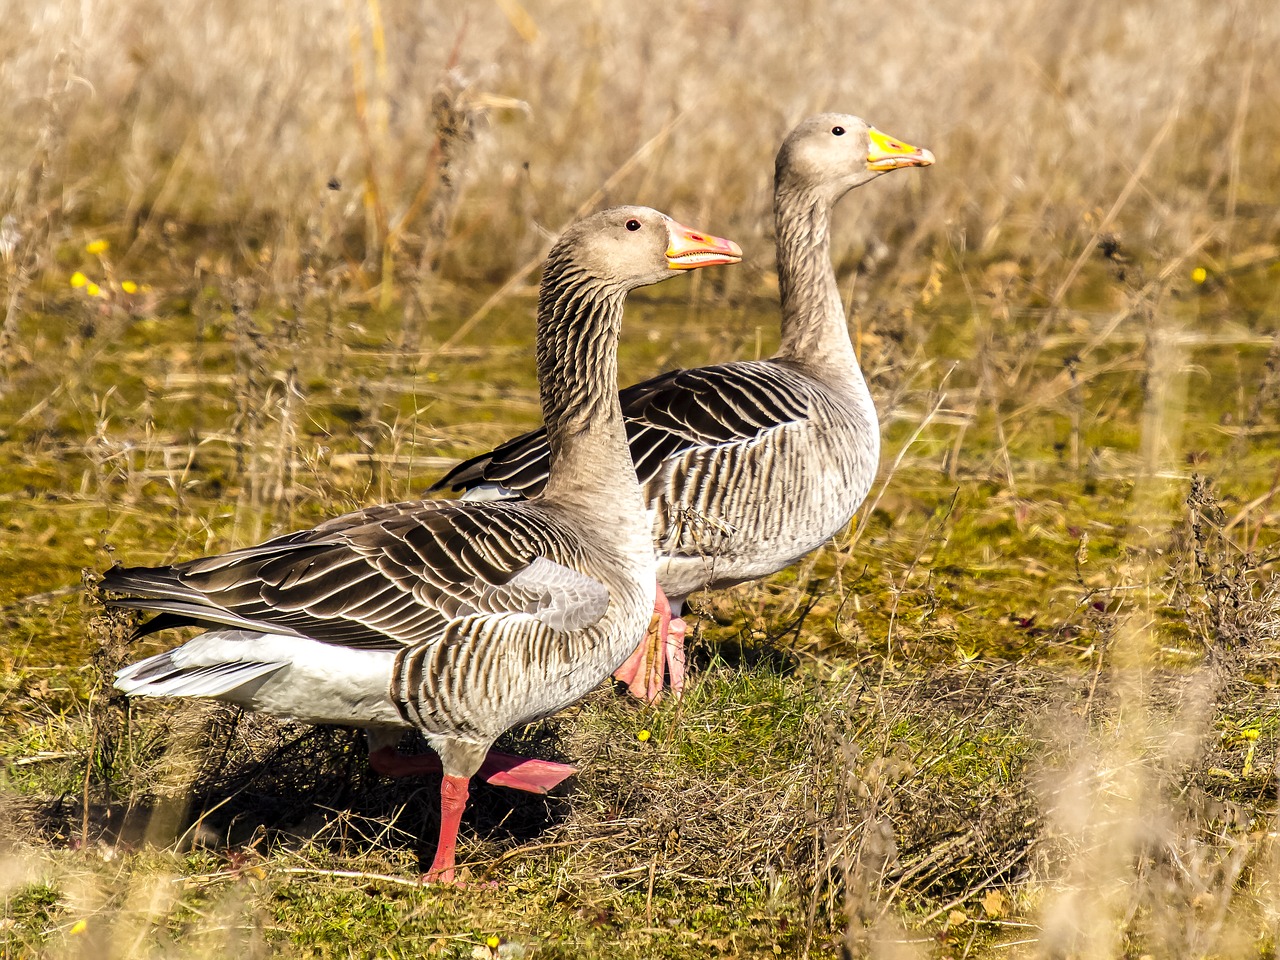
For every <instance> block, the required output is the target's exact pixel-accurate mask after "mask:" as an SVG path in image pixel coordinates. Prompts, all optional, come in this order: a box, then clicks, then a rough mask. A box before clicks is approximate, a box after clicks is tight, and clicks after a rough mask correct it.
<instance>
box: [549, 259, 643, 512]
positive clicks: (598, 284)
mask: <svg viewBox="0 0 1280 960" xmlns="http://www.w3.org/2000/svg"><path fill="white" fill-rule="evenodd" d="M626 295H627V288H626V287H625V286H622V285H620V284H617V283H610V282H608V281H605V280H601V279H599V278H597V277H592V276H589V275H587V274H585V273H583V272H582V271H581V270H579V269H576V268H575V267H574V266H573V264H572V262H563V261H556V260H555V259H554V258H553V259H552V260H549V261H548V263H547V267H546V270H545V271H544V273H543V279H542V287H541V291H540V295H539V299H538V345H537V353H538V391H539V395H540V397H541V399H542V416H543V420H544V422H545V423H546V427H547V446H548V447H549V453H550V464H549V474H548V477H547V487H546V495H547V497H548V498H550V499H559V500H574V501H576V502H578V503H588V504H590V503H593V502H597V503H598V501H600V500H601V499H602V498H609V499H610V500H611V501H613V504H612V506H614V507H616V505H617V501H618V500H620V499H622V495H621V489H622V488H624V485H625V484H626V481H627V478H628V477H630V479H631V486H633V487H635V491H634V493H635V496H634V498H631V497H627V498H625V503H626V505H627V507H628V508H629V507H631V506H634V505H633V504H631V502H630V501H631V500H632V499H635V500H636V501H637V502H638V501H639V485H638V483H637V481H636V480H635V468H634V466H633V465H632V461H631V452H630V448H629V447H628V446H627V435H626V430H625V428H624V426H623V420H622V408H621V406H620V404H619V401H618V333H619V331H620V330H621V327H622V309H623V303H624V301H625V298H626Z"/></svg>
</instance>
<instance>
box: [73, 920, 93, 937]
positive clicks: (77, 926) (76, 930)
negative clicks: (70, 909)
mask: <svg viewBox="0 0 1280 960" xmlns="http://www.w3.org/2000/svg"><path fill="white" fill-rule="evenodd" d="M87 926H89V922H88V921H87V920H77V921H76V922H75V923H73V924H72V925H71V935H72V936H73V937H74V936H76V935H77V934H81V933H84V931H85V928H86V927H87Z"/></svg>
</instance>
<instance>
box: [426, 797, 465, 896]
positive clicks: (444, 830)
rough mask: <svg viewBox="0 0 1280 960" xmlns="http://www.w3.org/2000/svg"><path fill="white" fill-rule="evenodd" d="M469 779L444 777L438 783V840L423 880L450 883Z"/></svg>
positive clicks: (451, 881)
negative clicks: (432, 858) (429, 866)
mask: <svg viewBox="0 0 1280 960" xmlns="http://www.w3.org/2000/svg"><path fill="white" fill-rule="evenodd" d="M468 792H469V780H468V779H467V778H466V777H449V776H446V777H445V778H444V781H443V782H442V783H441V784H440V842H439V843H437V844H436V856H435V859H434V860H432V861H431V868H430V869H429V870H428V871H427V872H426V873H425V874H424V875H423V877H422V882H423V883H453V868H454V857H455V854H456V853H457V849H458V825H459V824H460V823H461V822H462V811H463V810H464V809H466V806H467V793H468Z"/></svg>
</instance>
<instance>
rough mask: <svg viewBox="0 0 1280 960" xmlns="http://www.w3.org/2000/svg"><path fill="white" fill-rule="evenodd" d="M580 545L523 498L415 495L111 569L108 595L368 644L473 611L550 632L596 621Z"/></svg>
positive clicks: (428, 632) (192, 620)
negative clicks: (175, 557)
mask: <svg viewBox="0 0 1280 960" xmlns="http://www.w3.org/2000/svg"><path fill="white" fill-rule="evenodd" d="M582 559H583V558H582V551H581V547H580V546H579V545H578V544H577V543H576V541H575V539H574V538H573V537H572V536H571V535H570V534H569V533H568V531H566V530H564V529H563V528H562V527H560V526H558V525H557V524H556V523H555V522H554V521H553V520H552V519H551V518H550V517H548V516H547V515H546V514H542V513H539V512H535V511H532V510H530V509H529V508H528V507H527V506H525V505H524V504H520V503H511V504H489V505H484V506H483V507H482V506H481V505H479V504H473V503H465V502H434V501H412V502H407V503H400V504H389V505H384V506H379V507H373V508H370V509H368V510H362V511H359V512H356V513H352V514H347V515H345V516H342V517H337V518H335V519H333V520H329V521H327V522H325V523H322V524H320V525H319V526H317V527H314V528H312V529H311V530H305V531H300V532H298V533H291V534H287V535H285V536H282V537H277V538H275V539H273V540H269V541H267V542H266V543H263V544H260V545H258V546H255V547H248V548H246V549H243V550H236V551H233V552H231V553H227V554H223V555H221V556H216V557H206V558H203V559H199V560H193V561H190V562H188V563H184V564H179V565H176V566H172V567H156V568H115V569H112V570H110V571H108V572H107V574H106V576H105V577H104V580H103V584H102V585H103V587H104V588H105V589H106V590H108V591H111V592H113V593H117V594H122V595H124V598H121V599H115V600H113V601H111V602H113V603H116V604H118V605H121V606H133V607H140V608H142V609H147V610H154V611H158V612H160V614H161V616H160V617H157V618H156V619H155V620H154V621H152V624H154V626H152V625H148V627H149V629H148V632H150V629H161V628H163V627H169V626H178V625H181V624H205V625H207V624H221V625H224V626H231V627H237V628H240V629H245V630H253V631H258V632H262V633H283V634H288V635H295V636H303V637H310V638H312V639H315V640H321V641H324V642H327V643H333V644H339V645H342V646H349V647H358V648H364V649H399V648H400V647H403V646H415V645H418V644H426V643H431V642H432V641H434V640H437V639H439V638H440V637H441V636H443V634H444V633H445V631H446V628H447V627H448V626H449V624H450V623H452V622H456V621H458V620H460V619H463V618H466V617H474V616H495V617H503V616H523V617H528V618H532V619H535V620H538V621H541V622H542V623H544V624H545V625H546V626H548V627H550V628H552V629H553V630H556V631H573V630H579V629H582V628H584V627H587V626H590V625H591V624H593V623H595V622H596V621H598V620H599V619H600V618H601V617H602V616H603V615H604V613H605V610H606V608H607V607H608V605H609V590H608V588H607V587H606V586H605V585H604V584H603V583H601V582H600V581H599V580H597V579H595V578H594V577H592V576H590V575H588V574H585V573H583V572H582V571H581V567H582Z"/></svg>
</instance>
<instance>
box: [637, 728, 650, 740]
mask: <svg viewBox="0 0 1280 960" xmlns="http://www.w3.org/2000/svg"><path fill="white" fill-rule="evenodd" d="M636 739H637V740H639V741H640V742H641V743H644V742H645V741H646V740H648V739H649V731H648V730H641V731H640V732H639V733H637V734H636Z"/></svg>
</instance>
